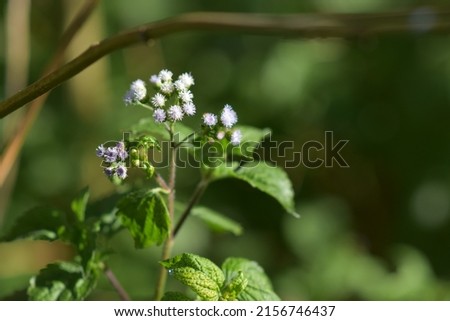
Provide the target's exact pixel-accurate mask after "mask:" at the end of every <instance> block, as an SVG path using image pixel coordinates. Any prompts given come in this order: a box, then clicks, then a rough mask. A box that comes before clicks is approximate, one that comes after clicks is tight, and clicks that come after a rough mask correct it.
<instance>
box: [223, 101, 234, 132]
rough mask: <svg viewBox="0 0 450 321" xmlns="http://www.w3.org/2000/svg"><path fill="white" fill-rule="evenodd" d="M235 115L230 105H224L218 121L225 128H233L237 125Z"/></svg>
mask: <svg viewBox="0 0 450 321" xmlns="http://www.w3.org/2000/svg"><path fill="white" fill-rule="evenodd" d="M237 120H238V118H237V114H236V112H235V111H234V110H233V108H232V107H231V106H230V105H225V107H224V108H223V110H222V113H221V115H220V121H221V122H222V124H223V125H224V126H225V127H226V128H231V127H233V125H234V124H236V123H237Z"/></svg>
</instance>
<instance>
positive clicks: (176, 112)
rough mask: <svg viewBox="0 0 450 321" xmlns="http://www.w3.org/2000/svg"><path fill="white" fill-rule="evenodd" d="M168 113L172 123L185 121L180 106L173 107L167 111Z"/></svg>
mask: <svg viewBox="0 0 450 321" xmlns="http://www.w3.org/2000/svg"><path fill="white" fill-rule="evenodd" d="M167 113H168V114H169V118H170V119H171V120H172V121H180V120H182V119H183V116H184V115H183V110H182V109H181V107H180V106H178V105H173V106H171V107H170V108H169V110H168V111H167Z"/></svg>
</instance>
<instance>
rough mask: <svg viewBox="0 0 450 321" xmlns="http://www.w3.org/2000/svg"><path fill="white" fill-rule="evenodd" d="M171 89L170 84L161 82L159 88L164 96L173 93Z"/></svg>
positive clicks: (172, 87) (171, 84)
mask: <svg viewBox="0 0 450 321" xmlns="http://www.w3.org/2000/svg"><path fill="white" fill-rule="evenodd" d="M173 89H174V86H173V83H171V82H163V83H162V84H161V87H160V90H161V92H162V93H163V94H166V95H170V94H171V93H173Z"/></svg>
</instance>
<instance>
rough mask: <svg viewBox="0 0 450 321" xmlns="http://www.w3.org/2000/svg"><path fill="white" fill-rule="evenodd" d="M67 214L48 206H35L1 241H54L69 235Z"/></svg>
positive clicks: (20, 218)
mask: <svg viewBox="0 0 450 321" xmlns="http://www.w3.org/2000/svg"><path fill="white" fill-rule="evenodd" d="M66 225H67V220H66V215H65V214H64V213H62V212H60V211H58V210H55V209H51V208H47V207H35V208H33V209H31V210H29V211H27V212H25V214H24V215H22V216H21V217H19V219H18V220H17V221H16V223H15V225H14V226H13V227H12V229H11V230H10V231H9V232H8V233H7V234H6V235H4V236H3V237H2V238H1V239H0V241H3V242H9V241H14V240H17V239H29V240H45V241H54V240H57V239H60V238H62V239H64V238H65V237H66V236H67V229H66Z"/></svg>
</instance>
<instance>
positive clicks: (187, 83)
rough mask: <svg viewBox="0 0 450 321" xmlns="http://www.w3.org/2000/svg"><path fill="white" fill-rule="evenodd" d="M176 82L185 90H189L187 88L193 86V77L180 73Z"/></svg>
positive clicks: (186, 73)
mask: <svg viewBox="0 0 450 321" xmlns="http://www.w3.org/2000/svg"><path fill="white" fill-rule="evenodd" d="M177 81H179V82H180V83H182V84H183V85H184V87H185V88H186V89H189V87H191V86H192V85H194V84H195V82H194V77H192V75H191V74H190V73H188V72H185V73H182V74H181V75H180V76H179V77H178V80H177Z"/></svg>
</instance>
